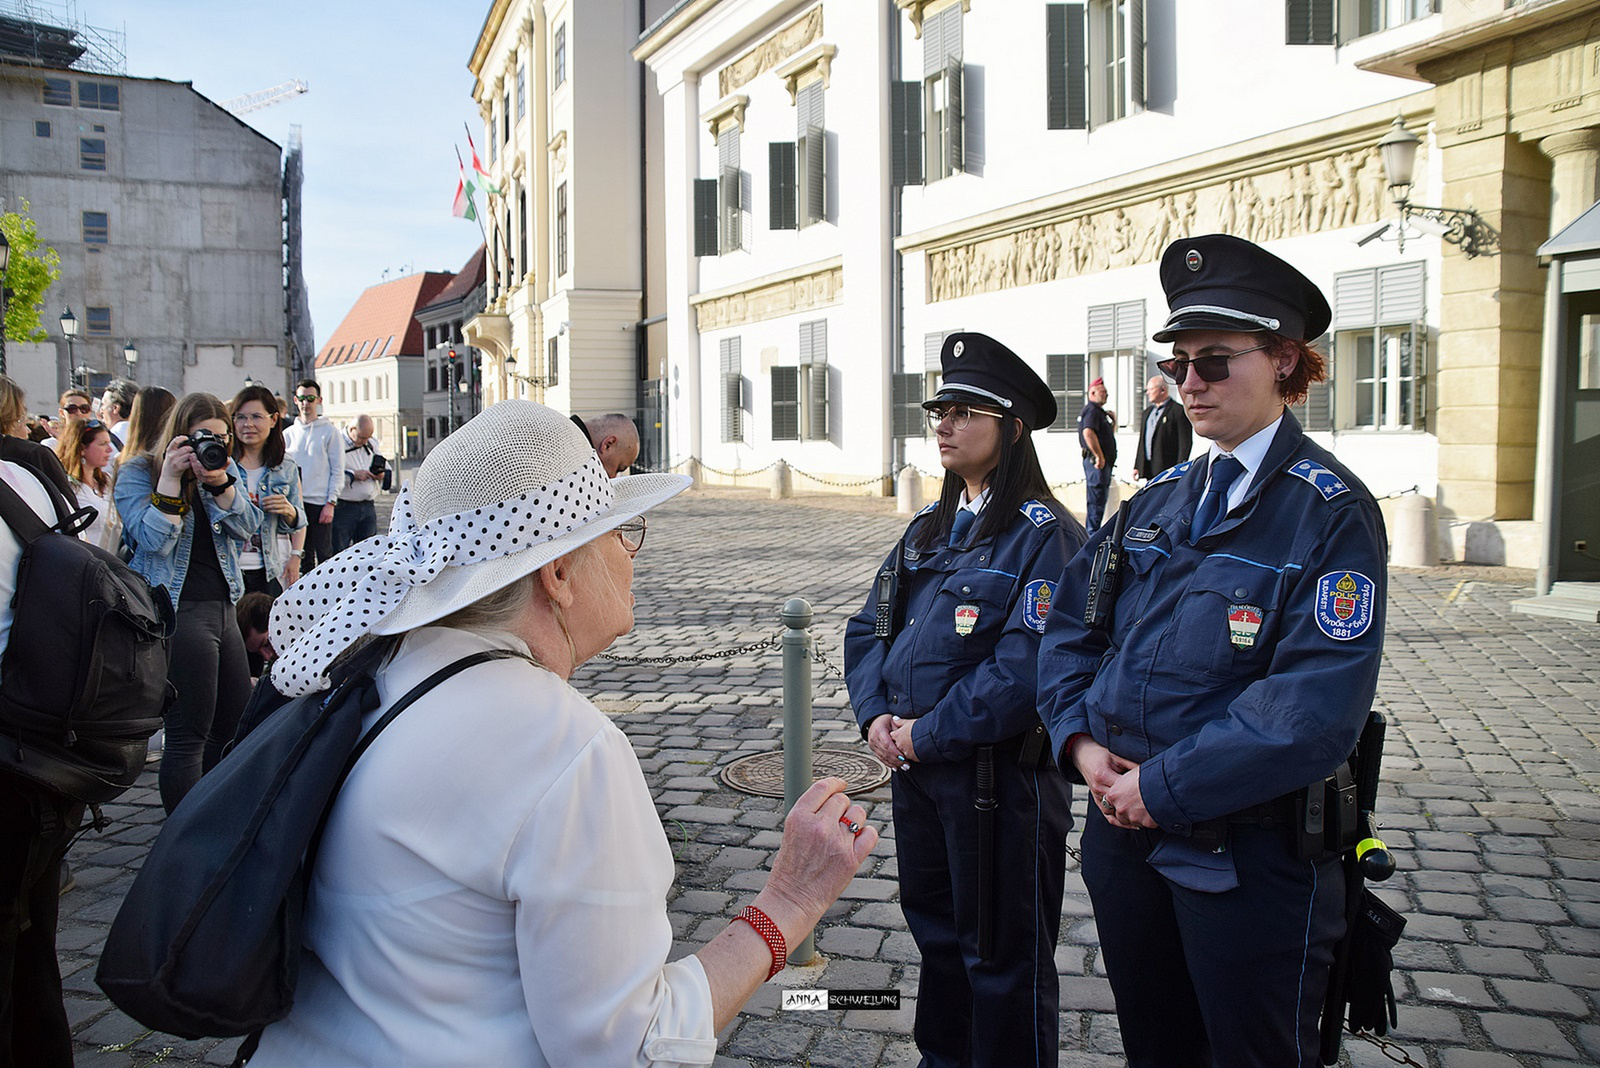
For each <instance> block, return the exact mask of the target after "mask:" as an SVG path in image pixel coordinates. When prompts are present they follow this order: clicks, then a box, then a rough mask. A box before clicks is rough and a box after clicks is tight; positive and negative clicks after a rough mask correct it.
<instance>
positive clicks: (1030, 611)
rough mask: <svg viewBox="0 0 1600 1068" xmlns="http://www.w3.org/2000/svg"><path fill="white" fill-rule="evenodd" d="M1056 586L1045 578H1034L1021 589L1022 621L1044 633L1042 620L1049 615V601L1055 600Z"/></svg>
mask: <svg viewBox="0 0 1600 1068" xmlns="http://www.w3.org/2000/svg"><path fill="white" fill-rule="evenodd" d="M1055 596H1056V588H1055V586H1054V585H1053V584H1051V583H1050V582H1048V581H1046V580H1045V579H1034V580H1033V581H1032V582H1030V583H1028V585H1027V586H1026V587H1025V588H1024V589H1023V591H1022V622H1024V623H1026V624H1027V625H1028V626H1030V627H1032V628H1033V629H1034V630H1036V631H1038V632H1039V633H1040V634H1043V633H1044V621H1045V619H1046V618H1047V617H1048V616H1049V615H1050V602H1051V601H1053V600H1055Z"/></svg>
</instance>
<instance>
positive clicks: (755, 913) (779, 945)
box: [734, 905, 789, 979]
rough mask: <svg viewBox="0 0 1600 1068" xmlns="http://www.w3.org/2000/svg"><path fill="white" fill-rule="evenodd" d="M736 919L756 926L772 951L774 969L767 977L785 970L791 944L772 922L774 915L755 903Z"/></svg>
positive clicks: (757, 932)
mask: <svg viewBox="0 0 1600 1068" xmlns="http://www.w3.org/2000/svg"><path fill="white" fill-rule="evenodd" d="M734 919H736V920H743V921H744V922H745V923H748V924H749V925H750V926H751V927H753V928H755V932H756V934H758V935H760V936H761V940H762V941H763V942H765V943H766V944H767V948H768V949H770V950H771V951H772V970H771V971H769V972H768V973H767V978H768V979H771V978H772V977H773V976H774V975H777V974H778V973H779V972H781V971H783V969H784V966H785V965H786V964H788V963H789V944H788V943H787V942H785V941H784V940H783V932H782V931H780V930H778V925H777V924H775V923H773V922H772V917H770V916H768V915H767V914H766V913H765V912H762V911H761V910H760V909H758V908H756V907H755V906H754V905H746V906H745V907H744V911H743V912H741V913H739V915H738V916H735V917H734Z"/></svg>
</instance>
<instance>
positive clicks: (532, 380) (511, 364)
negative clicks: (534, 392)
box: [506, 353, 550, 389]
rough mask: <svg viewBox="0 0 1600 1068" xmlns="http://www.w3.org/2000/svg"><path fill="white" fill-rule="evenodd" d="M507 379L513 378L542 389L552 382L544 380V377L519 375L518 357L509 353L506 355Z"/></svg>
mask: <svg viewBox="0 0 1600 1068" xmlns="http://www.w3.org/2000/svg"><path fill="white" fill-rule="evenodd" d="M506 377H508V378H513V379H515V380H517V381H518V382H526V383H528V385H530V386H538V387H539V388H540V389H543V388H545V387H546V386H548V385H550V380H549V379H548V378H544V377H542V376H540V375H519V374H517V356H516V353H508V354H507V355H506Z"/></svg>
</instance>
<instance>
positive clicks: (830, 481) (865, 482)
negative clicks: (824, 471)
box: [789, 464, 892, 489]
mask: <svg viewBox="0 0 1600 1068" xmlns="http://www.w3.org/2000/svg"><path fill="white" fill-rule="evenodd" d="M789 470H791V471H793V472H794V473H795V474H797V475H802V476H804V477H806V478H809V479H810V480H811V481H813V482H820V483H822V484H823V485H824V486H838V487H840V488H841V489H855V488H857V487H859V486H870V485H872V484H873V483H876V482H882V481H883V480H884V479H885V478H886V477H892V476H886V475H873V476H872V477H871V478H862V479H856V480H855V481H853V482H842V481H840V480H838V479H834V478H823V477H822V476H821V475H813V474H812V473H811V472H809V471H802V470H800V469H799V468H798V467H796V466H794V465H793V464H790V465H789Z"/></svg>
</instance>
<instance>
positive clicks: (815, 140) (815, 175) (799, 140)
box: [794, 82, 828, 230]
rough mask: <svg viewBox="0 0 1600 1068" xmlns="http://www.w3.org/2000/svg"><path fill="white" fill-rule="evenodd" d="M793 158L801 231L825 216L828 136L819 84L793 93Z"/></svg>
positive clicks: (826, 205)
mask: <svg viewBox="0 0 1600 1068" xmlns="http://www.w3.org/2000/svg"><path fill="white" fill-rule="evenodd" d="M794 103H795V156H796V161H797V167H796V169H797V172H798V173H797V175H796V177H797V180H798V181H797V190H796V192H797V207H798V212H797V215H798V219H797V221H798V223H799V225H800V228H801V229H802V230H803V229H805V228H806V227H807V226H810V225H811V224H812V223H819V222H821V221H822V220H823V219H824V218H825V217H826V216H827V208H828V204H827V168H826V162H827V140H828V138H827V134H826V133H825V132H824V129H823V116H822V83H821V82H812V83H811V84H810V85H808V86H806V87H805V88H803V89H801V90H799V91H798V92H797V93H795V99H794Z"/></svg>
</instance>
